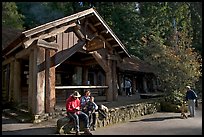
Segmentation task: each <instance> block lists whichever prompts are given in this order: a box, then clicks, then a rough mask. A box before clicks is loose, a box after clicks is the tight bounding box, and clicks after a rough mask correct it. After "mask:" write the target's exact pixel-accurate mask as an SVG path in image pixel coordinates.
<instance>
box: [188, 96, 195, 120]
mask: <svg viewBox="0 0 204 137" xmlns="http://www.w3.org/2000/svg"><path fill="white" fill-rule="evenodd" d="M188 109H189V112H190V115H191V116H193V117H194V116H195V99H193V100H188Z"/></svg>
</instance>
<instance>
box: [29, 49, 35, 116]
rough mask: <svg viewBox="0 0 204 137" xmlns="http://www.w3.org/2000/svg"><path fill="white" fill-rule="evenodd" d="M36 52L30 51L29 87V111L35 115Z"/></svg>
mask: <svg viewBox="0 0 204 137" xmlns="http://www.w3.org/2000/svg"><path fill="white" fill-rule="evenodd" d="M33 68H34V50H31V51H30V54H29V79H28V81H29V85H28V110H29V112H31V113H34V112H35V105H34V102H35V97H34V95H35V93H34V89H33V88H34V85H33V84H34V79H33V77H34V70H33Z"/></svg>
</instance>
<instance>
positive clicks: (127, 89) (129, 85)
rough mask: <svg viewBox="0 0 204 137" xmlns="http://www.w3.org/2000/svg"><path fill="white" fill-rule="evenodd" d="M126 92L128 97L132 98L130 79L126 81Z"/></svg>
mask: <svg viewBox="0 0 204 137" xmlns="http://www.w3.org/2000/svg"><path fill="white" fill-rule="evenodd" d="M125 91H126V96H132V93H131V82H130V80H129V79H127V78H126V79H125Z"/></svg>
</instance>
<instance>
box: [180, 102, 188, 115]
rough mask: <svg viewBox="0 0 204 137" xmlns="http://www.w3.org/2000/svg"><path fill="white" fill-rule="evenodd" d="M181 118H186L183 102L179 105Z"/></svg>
mask: <svg viewBox="0 0 204 137" xmlns="http://www.w3.org/2000/svg"><path fill="white" fill-rule="evenodd" d="M181 118H182V119H187V118H188V116H187V115H186V114H185V104H184V103H182V105H181Z"/></svg>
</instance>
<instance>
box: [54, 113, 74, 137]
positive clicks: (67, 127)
mask: <svg viewBox="0 0 204 137" xmlns="http://www.w3.org/2000/svg"><path fill="white" fill-rule="evenodd" d="M73 128H74V122H73V121H72V120H71V119H70V118H69V117H67V116H65V117H62V118H60V119H58V120H57V132H58V133H59V134H68V133H70V132H71V130H72V129H73Z"/></svg>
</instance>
